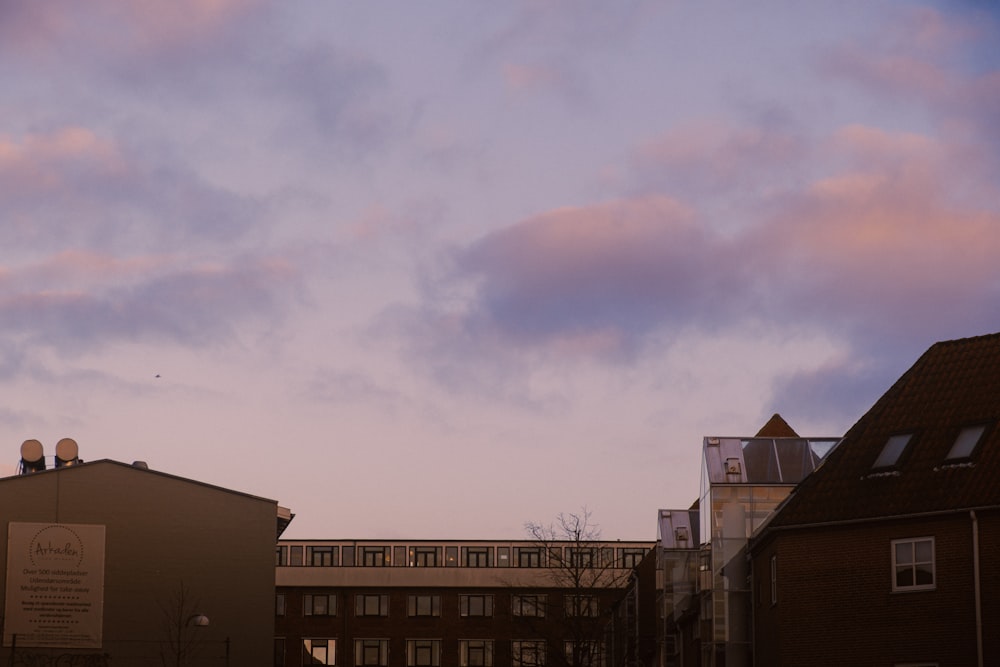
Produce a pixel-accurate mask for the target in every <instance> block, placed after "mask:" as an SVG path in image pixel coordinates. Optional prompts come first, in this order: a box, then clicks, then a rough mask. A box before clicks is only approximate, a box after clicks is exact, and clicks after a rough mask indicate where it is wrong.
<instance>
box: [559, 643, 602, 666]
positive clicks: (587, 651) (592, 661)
mask: <svg viewBox="0 0 1000 667" xmlns="http://www.w3.org/2000/svg"><path fill="white" fill-rule="evenodd" d="M564 647H565V650H566V663H567V664H569V665H572V666H573V667H598V666H599V665H600V664H601V646H600V644H599V643H597V642H595V641H568V642H566V643H565V644H564Z"/></svg>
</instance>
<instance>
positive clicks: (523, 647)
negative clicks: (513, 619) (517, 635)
mask: <svg viewBox="0 0 1000 667" xmlns="http://www.w3.org/2000/svg"><path fill="white" fill-rule="evenodd" d="M511 662H512V663H513V665H514V667H542V666H543V665H544V664H545V641H544V640H542V639H529V640H516V639H515V640H514V641H513V642H512V644H511Z"/></svg>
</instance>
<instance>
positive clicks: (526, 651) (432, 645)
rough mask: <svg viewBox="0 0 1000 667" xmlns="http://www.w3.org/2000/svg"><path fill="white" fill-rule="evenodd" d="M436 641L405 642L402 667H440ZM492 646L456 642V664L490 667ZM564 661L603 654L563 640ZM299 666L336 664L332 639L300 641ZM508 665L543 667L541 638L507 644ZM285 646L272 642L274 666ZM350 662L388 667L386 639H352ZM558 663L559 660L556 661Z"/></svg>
mask: <svg viewBox="0 0 1000 667" xmlns="http://www.w3.org/2000/svg"><path fill="white" fill-rule="evenodd" d="M441 644H442V642H441V640H440V639H407V640H406V663H405V664H406V667H440V665H441V652H442V648H441ZM493 645H494V642H493V640H491V639H460V640H458V664H459V665H461V666H462V667H492V665H493ZM562 649H563V652H564V655H565V658H566V662H567V663H568V664H569V665H572V666H575V667H600V665H601V664H602V662H603V651H602V648H601V645H600V643H599V642H596V641H576V642H574V641H566V642H563V646H562ZM301 650H302V656H301V658H302V660H301V664H303V665H336V664H337V662H336V659H337V640H336V639H334V638H325V637H324V638H309V639H303V640H302V647H301ZM510 650H511V664H512V665H514V667H543V666H544V665H545V663H546V657H547V647H546V642H545V640H542V639H515V640H513V641H512V642H511V646H510ZM286 651H287V647H286V645H285V640H284V639H282V638H278V639H275V642H274V664H275V665H276V667H284V665H285V664H286V663H285V660H286V655H285V654H286ZM353 658H354V662H353V664H354V665H356V666H368V665H373V666H375V667H387V666H388V665H389V640H388V639H355V640H354V655H353ZM559 662H562V661H559Z"/></svg>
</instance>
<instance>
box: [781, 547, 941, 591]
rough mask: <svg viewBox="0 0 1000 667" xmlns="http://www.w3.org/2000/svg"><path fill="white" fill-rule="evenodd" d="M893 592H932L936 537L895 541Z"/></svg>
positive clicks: (893, 550)
mask: <svg viewBox="0 0 1000 667" xmlns="http://www.w3.org/2000/svg"><path fill="white" fill-rule="evenodd" d="M890 549H891V550H892V590H893V591H894V592H899V593H905V592H908V591H922V590H932V589H934V588H935V586H936V583H935V581H936V573H935V568H934V538H933V537H917V538H907V539H901V540H892V542H891V543H890ZM777 603H778V557H777V556H771V604H772V605H774V604H777Z"/></svg>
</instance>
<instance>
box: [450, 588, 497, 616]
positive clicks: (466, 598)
mask: <svg viewBox="0 0 1000 667" xmlns="http://www.w3.org/2000/svg"><path fill="white" fill-rule="evenodd" d="M473 600H481V601H482V610H483V613H481V614H474V613H472V612H473V606H472V601H473ZM458 608H459V615H460V616H461V617H462V618H490V617H492V616H493V609H494V607H493V595H492V594H491V593H463V594H461V595H459V596H458Z"/></svg>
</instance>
